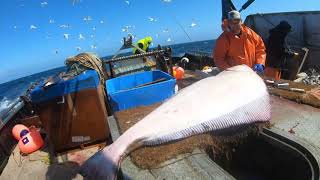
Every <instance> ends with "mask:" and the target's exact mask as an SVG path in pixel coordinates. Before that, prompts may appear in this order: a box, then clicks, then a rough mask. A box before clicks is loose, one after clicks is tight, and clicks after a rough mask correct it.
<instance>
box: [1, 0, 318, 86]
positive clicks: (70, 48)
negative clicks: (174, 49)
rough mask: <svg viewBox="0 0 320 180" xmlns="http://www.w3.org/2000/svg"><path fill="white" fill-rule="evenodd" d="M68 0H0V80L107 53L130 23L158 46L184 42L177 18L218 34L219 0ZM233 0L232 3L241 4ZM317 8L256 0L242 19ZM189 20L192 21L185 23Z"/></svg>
mask: <svg viewBox="0 0 320 180" xmlns="http://www.w3.org/2000/svg"><path fill="white" fill-rule="evenodd" d="M72 1H73V0H1V2H0V4H1V5H0V23H1V24H0V36H1V41H2V45H1V55H2V59H1V69H0V83H2V82H6V81H9V80H12V79H16V78H19V77H22V76H26V75H29V74H33V73H36V72H40V71H44V70H48V69H51V68H54V67H59V66H62V65H63V62H64V60H65V59H66V58H67V57H68V56H71V55H76V54H77V53H79V52H83V51H91V52H96V53H97V54H98V55H100V56H105V55H110V54H112V53H114V52H115V51H116V50H117V49H118V48H119V47H120V46H121V43H120V41H121V39H122V37H124V36H126V35H127V33H128V32H123V31H122V29H125V26H131V28H129V29H128V31H129V32H131V33H132V34H134V35H135V36H136V37H137V38H142V37H144V36H149V35H150V36H152V37H153V39H154V44H162V45H167V44H175V43H182V42H189V41H190V40H189V39H188V37H187V36H186V35H185V33H184V32H183V31H182V29H181V28H180V27H179V26H178V24H177V21H178V22H179V23H180V24H181V25H182V26H183V27H184V28H185V30H186V31H187V33H188V34H189V36H190V37H191V41H198V40H207V39H214V38H216V37H217V36H218V35H219V34H220V33H221V29H220V23H221V22H220V20H221V0H171V2H164V1H163V0H128V1H127V2H126V0H77V2H76V3H75V4H74V5H73V3H72ZM234 1H235V2H234V4H235V6H236V7H237V8H239V7H240V6H241V5H242V4H243V3H245V0H234ZM319 9H320V1H319V0H308V1H302V0H281V1H280V0H268V1H266V0H256V1H255V2H254V3H253V4H252V5H251V6H250V7H249V8H248V9H247V10H245V11H244V12H243V18H245V16H246V15H248V14H253V13H258V12H259V13H269V12H283V11H307V10H319ZM88 16H90V18H88ZM149 17H150V18H154V19H156V21H150V18H149ZM84 19H89V21H85V20H84ZM90 19H91V20H90ZM175 19H176V20H175ZM50 20H51V22H50ZM192 23H194V24H196V25H195V26H194V27H191V24H192ZM61 25H66V26H70V27H67V28H63V27H60V26H61ZM33 26H34V27H33ZM31 27H32V28H31ZM94 29H95V30H94ZM64 34H68V40H67V39H66V38H65V37H64ZM79 34H82V36H83V37H84V39H79ZM169 38H170V39H171V41H170V42H169V41H167V40H168V39H169ZM92 45H94V46H96V49H93V48H92V47H91V46H92ZM77 47H80V48H81V50H80V51H77ZM56 51H57V52H58V53H56Z"/></svg>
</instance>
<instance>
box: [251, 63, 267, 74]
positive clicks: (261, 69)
mask: <svg viewBox="0 0 320 180" xmlns="http://www.w3.org/2000/svg"><path fill="white" fill-rule="evenodd" d="M253 70H254V71H256V72H258V73H263V72H264V65H262V64H256V65H254V68H253Z"/></svg>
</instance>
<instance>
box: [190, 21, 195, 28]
mask: <svg viewBox="0 0 320 180" xmlns="http://www.w3.org/2000/svg"><path fill="white" fill-rule="evenodd" d="M196 25H197V24H196V23H195V22H192V23H191V24H190V26H189V27H191V28H193V27H195V26H196Z"/></svg>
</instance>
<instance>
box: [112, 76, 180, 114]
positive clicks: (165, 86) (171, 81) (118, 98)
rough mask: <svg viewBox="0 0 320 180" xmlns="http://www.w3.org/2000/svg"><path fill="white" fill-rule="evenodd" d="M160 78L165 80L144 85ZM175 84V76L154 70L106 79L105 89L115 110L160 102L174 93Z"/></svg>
mask: <svg viewBox="0 0 320 180" xmlns="http://www.w3.org/2000/svg"><path fill="white" fill-rule="evenodd" d="M162 78H164V79H165V80H164V81H161V82H157V83H154V84H149V85H145V84H147V83H150V82H153V81H156V80H159V79H162ZM141 85H145V86H141ZM175 85H176V80H175V78H173V77H172V76H170V75H169V74H167V73H164V72H162V71H159V70H155V71H147V72H142V73H136V74H131V75H126V76H121V77H118V78H114V79H110V80H107V81H106V90H107V95H108V98H109V101H110V103H111V107H112V109H113V111H114V112H116V111H121V110H125V109H130V108H134V107H137V106H148V105H151V104H155V103H158V102H162V101H164V100H165V99H167V98H170V97H171V96H172V95H173V94H174V93H175ZM137 86H141V87H137Z"/></svg>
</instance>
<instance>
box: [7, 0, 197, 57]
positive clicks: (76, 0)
mask: <svg viewBox="0 0 320 180" xmlns="http://www.w3.org/2000/svg"><path fill="white" fill-rule="evenodd" d="M161 1H162V2H164V3H171V2H172V0H161ZM79 2H81V0H73V5H75V4H76V3H79ZM124 2H125V3H126V5H128V6H129V5H130V1H129V0H125V1H124ZM48 5H49V3H48V2H46V1H44V2H41V3H40V6H41V7H43V8H44V7H46V6H48ZM23 6H24V5H23ZM92 20H93V18H92V17H91V16H86V17H83V21H84V22H86V23H89V22H90V21H92ZM147 20H148V21H149V22H152V23H156V22H158V19H157V18H156V17H151V16H148V17H147ZM54 23H55V20H54V19H49V24H54ZM99 23H100V24H104V21H103V20H100V21H99ZM195 26H197V23H196V22H195V21H194V20H193V21H192V23H191V24H190V25H189V26H188V27H189V28H194V27H195ZM58 27H59V28H61V29H68V28H71V26H70V25H69V24H62V25H59V26H58ZM13 28H14V29H15V30H16V29H18V27H17V26H16V25H15V26H13ZM37 29H39V27H38V26H37V25H34V24H31V25H30V30H32V31H34V30H37ZM133 29H135V26H134V25H126V26H123V28H122V29H121V31H122V32H124V33H127V34H128V35H131V36H132V37H133V39H137V36H136V35H135V34H133V33H132V30H133ZM92 31H96V26H93V27H92ZM162 32H163V33H169V29H168V28H165V29H163V30H162ZM46 37H47V38H48V39H49V38H51V35H50V34H49V33H47V36H46ZM155 37H156V38H159V34H155ZM63 38H64V39H65V40H69V39H70V34H69V33H63ZM90 38H93V39H94V38H95V35H94V34H91V35H90ZM78 39H79V40H85V39H86V38H85V36H84V35H83V34H82V33H79V35H78ZM172 41H173V40H172V38H171V37H168V38H167V42H172ZM121 42H122V40H121ZM90 47H91V49H96V48H97V46H96V45H95V44H92V45H91V46H90ZM75 48H76V50H77V51H81V50H82V48H81V47H80V46H77V47H75ZM54 52H55V53H56V54H58V53H59V51H58V50H57V49H56V50H55V51H54Z"/></svg>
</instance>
